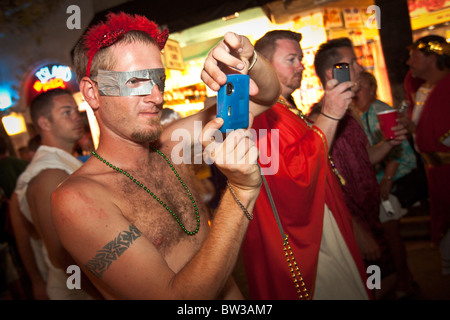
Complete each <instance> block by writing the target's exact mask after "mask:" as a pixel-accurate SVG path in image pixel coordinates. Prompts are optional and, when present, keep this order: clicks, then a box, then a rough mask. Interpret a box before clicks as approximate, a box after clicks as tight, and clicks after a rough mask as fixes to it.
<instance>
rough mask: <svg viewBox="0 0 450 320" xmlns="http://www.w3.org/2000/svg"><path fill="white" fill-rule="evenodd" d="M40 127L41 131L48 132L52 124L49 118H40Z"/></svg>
mask: <svg viewBox="0 0 450 320" xmlns="http://www.w3.org/2000/svg"><path fill="white" fill-rule="evenodd" d="M37 122H38V126H39V129H40V130H41V131H48V130H50V128H51V122H50V120H49V119H48V118H46V117H44V116H40V117H39V118H38V121H37Z"/></svg>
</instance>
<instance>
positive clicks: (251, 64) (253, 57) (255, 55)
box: [247, 50, 258, 73]
mask: <svg viewBox="0 0 450 320" xmlns="http://www.w3.org/2000/svg"><path fill="white" fill-rule="evenodd" d="M256 61H258V54H257V53H256V50H253V55H252V57H251V59H250V60H249V61H248V63H249V66H248V71H247V73H249V72H250V71H251V70H252V69H253V67H254V66H255V64H256Z"/></svg>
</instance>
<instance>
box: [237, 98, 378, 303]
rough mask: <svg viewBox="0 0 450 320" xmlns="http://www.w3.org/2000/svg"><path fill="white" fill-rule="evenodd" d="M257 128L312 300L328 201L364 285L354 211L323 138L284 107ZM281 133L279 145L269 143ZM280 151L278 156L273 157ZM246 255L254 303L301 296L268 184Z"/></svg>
mask: <svg viewBox="0 0 450 320" xmlns="http://www.w3.org/2000/svg"><path fill="white" fill-rule="evenodd" d="M253 127H254V129H255V130H256V132H257V133H258V145H260V146H261V145H265V146H267V153H266V152H265V151H264V150H262V149H261V148H260V151H261V157H260V165H261V167H262V168H265V167H270V165H272V166H273V164H274V163H278V170H277V172H276V174H275V175H266V180H267V183H268V185H269V187H270V191H271V193H272V196H273V199H274V202H275V204H276V207H277V211H278V214H279V216H280V220H281V223H282V226H283V229H284V231H285V233H286V234H287V235H288V236H289V243H290V245H291V247H292V250H293V253H294V256H295V259H296V261H297V263H298V265H299V267H300V272H301V273H302V275H303V278H304V281H305V284H306V287H307V289H308V292H309V294H310V296H313V294H314V283H315V277H316V270H317V261H318V255H319V248H320V242H321V237H322V227H323V216H324V205H325V203H326V204H327V206H328V207H329V208H330V210H331V211H332V212H333V216H334V218H335V220H336V222H337V224H338V226H339V229H340V231H341V233H342V236H343V238H344V240H345V241H346V243H347V246H348V248H349V250H350V253H351V254H352V256H353V258H354V260H355V262H356V265H357V267H358V270H359V272H360V274H361V278H362V279H363V281H364V285H365V281H366V277H367V275H366V273H365V268H364V264H363V261H362V258H361V256H360V253H359V250H358V247H357V245H356V242H355V240H354V237H353V229H352V221H351V216H350V213H349V211H348V209H347V207H346V205H345V201H344V198H343V194H342V191H341V187H340V185H339V182H338V180H337V178H336V176H335V175H334V173H333V171H332V170H331V166H330V164H329V162H328V155H327V146H326V141H325V136H324V135H323V134H322V132H321V131H320V130H319V129H318V128H315V127H314V129H313V127H311V126H309V125H307V124H306V123H305V121H303V120H302V119H301V118H300V117H299V116H298V115H296V114H294V113H292V112H291V111H289V109H288V108H287V107H286V106H285V105H284V104H282V103H277V104H276V105H275V106H273V107H272V108H271V109H270V110H269V111H266V112H265V113H263V114H262V115H260V116H258V117H257V118H256V119H255V121H254V124H253ZM262 129H267V133H266V132H265V131H264V130H262ZM277 130H278V131H277ZM277 135H278V136H279V139H278V143H275V142H272V143H267V141H269V142H270V141H271V139H272V136H274V137H276V136H277ZM264 140H265V141H264ZM275 140H276V139H275ZM277 147H278V152H273V153H271V150H274V151H276V148H277ZM263 149H265V148H263ZM263 153H265V154H266V155H270V156H271V161H272V163H271V164H264V163H265V161H264V154H263ZM269 171H271V170H269ZM272 173H273V172H272ZM242 252H243V257H244V263H245V269H246V273H247V280H248V286H249V291H250V297H251V298H252V299H274V300H275V299H283V300H288V299H297V298H298V293H297V292H296V288H295V286H294V283H293V280H292V275H291V271H290V270H289V267H288V263H287V262H286V257H285V254H284V251H283V239H282V237H281V234H280V231H279V229H278V226H277V223H276V220H275V218H274V214H273V211H272V207H271V205H270V202H269V198H268V196H267V192H266V190H265V188H264V186H263V187H262V189H261V193H260V195H259V197H258V200H257V202H256V206H255V210H254V219H253V221H251V223H250V225H249V228H248V231H247V235H246V238H245V241H244V244H243V247H242ZM331 272H332V271H331ZM368 294H369V296H370V292H368Z"/></svg>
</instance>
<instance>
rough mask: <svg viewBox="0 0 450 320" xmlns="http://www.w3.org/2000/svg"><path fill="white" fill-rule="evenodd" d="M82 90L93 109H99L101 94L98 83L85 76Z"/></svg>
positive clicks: (81, 86)
mask: <svg viewBox="0 0 450 320" xmlns="http://www.w3.org/2000/svg"><path fill="white" fill-rule="evenodd" d="M80 92H81V94H82V95H83V97H84V100H86V102H87V103H88V104H89V106H90V107H91V108H92V110H97V109H98V107H99V106H100V100H99V97H100V95H99V94H98V90H97V85H96V83H95V82H94V81H92V79H90V78H88V77H83V79H81V81H80Z"/></svg>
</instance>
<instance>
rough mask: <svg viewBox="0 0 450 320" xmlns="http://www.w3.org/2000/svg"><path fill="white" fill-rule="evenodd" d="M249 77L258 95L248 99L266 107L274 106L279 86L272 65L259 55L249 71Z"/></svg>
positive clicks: (279, 91)
mask: <svg viewBox="0 0 450 320" xmlns="http://www.w3.org/2000/svg"><path fill="white" fill-rule="evenodd" d="M249 75H250V76H251V78H252V79H253V80H254V81H255V82H256V84H257V85H258V88H259V92H258V94H257V95H256V96H253V97H250V99H251V100H252V101H254V102H255V103H258V104H261V105H265V106H268V107H271V106H272V105H274V104H275V103H276V102H277V99H278V97H279V96H280V94H281V85H280V82H279V80H278V76H277V74H276V72H275V69H274V68H273V66H272V64H271V63H270V62H269V61H268V60H267V59H266V58H264V57H263V56H262V55H261V54H259V55H258V60H257V62H256V64H255V65H254V66H253V68H252V70H250V72H249Z"/></svg>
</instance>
